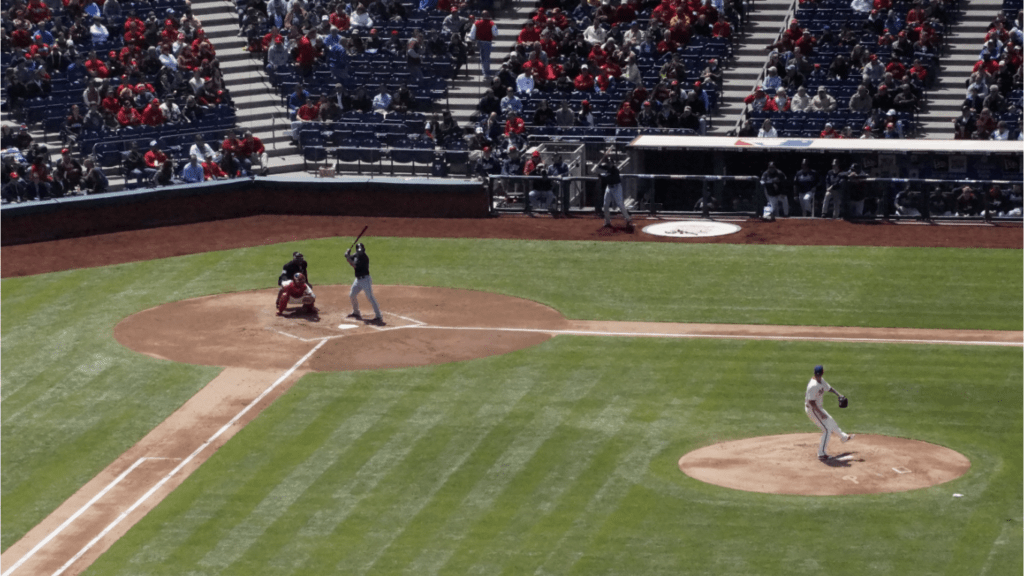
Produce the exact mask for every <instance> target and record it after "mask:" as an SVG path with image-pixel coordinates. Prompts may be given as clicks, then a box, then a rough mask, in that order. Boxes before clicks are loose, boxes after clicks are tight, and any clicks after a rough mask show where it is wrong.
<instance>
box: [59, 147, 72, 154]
mask: <svg viewBox="0 0 1024 576" xmlns="http://www.w3.org/2000/svg"><path fill="white" fill-rule="evenodd" d="M60 153H61V154H70V153H71V150H68V149H67V148H61V149H60Z"/></svg>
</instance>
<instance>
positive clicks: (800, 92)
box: [789, 86, 811, 112]
mask: <svg viewBox="0 0 1024 576" xmlns="http://www.w3.org/2000/svg"><path fill="white" fill-rule="evenodd" d="M789 109H790V111H792V112H806V111H809V110H810V109H811V97H810V95H809V94H807V88H805V87H804V86H800V87H799V88H797V90H796V94H795V95H794V96H793V98H792V99H790V101H789Z"/></svg>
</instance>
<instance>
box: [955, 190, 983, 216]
mask: <svg viewBox="0 0 1024 576" xmlns="http://www.w3.org/2000/svg"><path fill="white" fill-rule="evenodd" d="M953 194H954V196H956V215H957V216H977V215H978V214H979V213H980V212H981V202H980V199H979V198H978V194H977V193H976V192H975V191H974V189H973V188H971V187H970V186H964V187H962V188H957V189H954V190H953Z"/></svg>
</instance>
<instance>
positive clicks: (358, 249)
mask: <svg viewBox="0 0 1024 576" xmlns="http://www.w3.org/2000/svg"><path fill="white" fill-rule="evenodd" d="M356 252H366V246H363V243H362V242H360V243H359V244H356Z"/></svg>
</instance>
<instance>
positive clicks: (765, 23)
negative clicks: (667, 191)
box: [708, 0, 794, 136]
mask: <svg viewBox="0 0 1024 576" xmlns="http://www.w3.org/2000/svg"><path fill="white" fill-rule="evenodd" d="M793 10H794V2H793V1H792V0H757V2H748V3H747V19H746V22H745V23H744V25H743V31H742V33H740V34H739V35H738V36H737V37H736V38H734V39H733V60H732V62H730V63H729V65H728V66H726V67H725V69H724V70H723V77H724V79H725V82H724V86H723V87H722V95H721V96H720V97H719V99H718V102H719V104H718V115H719V118H718V119H716V121H715V122H714V128H713V129H712V130H709V131H708V134H709V135H714V136H725V135H726V133H727V132H729V131H732V130H736V129H738V128H739V124H740V122H741V121H742V120H743V111H744V109H746V105H745V104H744V103H743V99H744V98H746V97H747V96H748V95H750V93H752V92H753V91H754V88H756V87H757V85H758V83H759V82H760V81H761V77H762V76H763V75H764V66H765V63H766V62H768V52H769V51H768V50H766V49H765V47H766V46H768V45H770V44H772V43H774V42H775V41H776V40H777V39H778V38H779V34H781V33H782V31H783V30H785V29H786V27H787V25H788V22H789V19H790V18H791V17H792V14H793Z"/></svg>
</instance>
